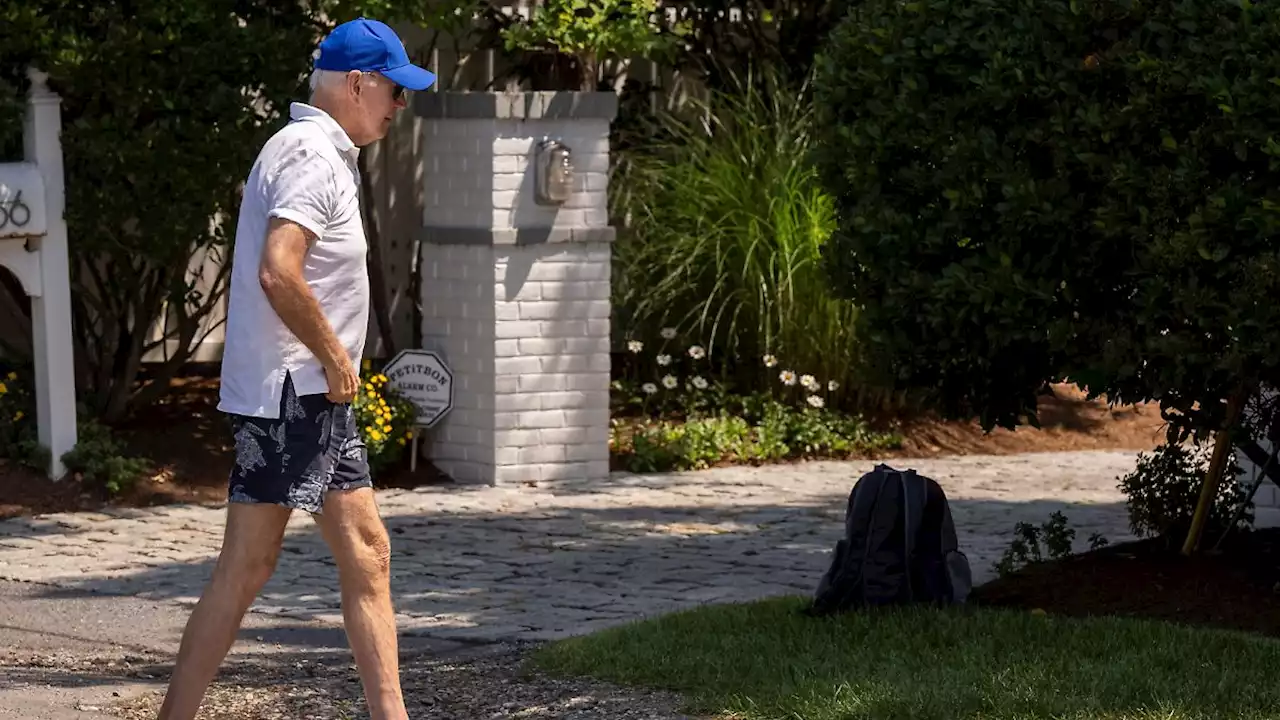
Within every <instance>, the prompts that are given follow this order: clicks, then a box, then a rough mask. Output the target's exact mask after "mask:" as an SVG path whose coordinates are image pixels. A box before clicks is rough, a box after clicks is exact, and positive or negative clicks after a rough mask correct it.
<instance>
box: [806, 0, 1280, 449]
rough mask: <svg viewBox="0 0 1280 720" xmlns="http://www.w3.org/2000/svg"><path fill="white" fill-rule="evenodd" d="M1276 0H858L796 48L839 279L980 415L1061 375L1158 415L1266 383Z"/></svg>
mask: <svg viewBox="0 0 1280 720" xmlns="http://www.w3.org/2000/svg"><path fill="white" fill-rule="evenodd" d="M1277 78H1280V6H1278V5H1276V4H1275V3H1259V2H1239V1H1238V0H1156V1H1154V2H1113V1H1110V0H1107V1H1103V0H918V1H914V2H900V1H899V0H863V1H862V2H859V3H855V4H853V6H852V10H851V11H850V13H849V15H848V16H847V18H846V20H845V21H844V22H843V23H842V24H841V25H840V26H839V28H838V29H837V30H836V32H835V33H833V36H832V38H831V40H830V42H829V43H828V45H827V47H826V48H825V50H824V53H823V56H822V57H821V59H820V61H819V62H818V70H817V79H816V81H815V94H816V96H817V102H816V106H817V108H818V111H819V113H820V118H821V119H820V122H819V123H818V126H819V128H820V143H819V144H818V152H817V153H816V157H817V158H818V163H819V167H820V169H821V173H822V176H823V178H824V180H825V184H826V185H827V187H829V188H830V191H831V192H832V194H833V195H834V197H835V200H836V203H837V205H838V207H839V216H840V218H841V221H842V222H841V227H840V232H839V233H838V234H837V237H836V240H835V241H834V242H833V243H832V244H831V245H830V253H829V256H830V261H831V265H832V267H833V275H834V276H835V278H836V282H837V285H838V287H839V288H840V289H841V290H842V291H844V292H846V293H847V294H848V296H849V297H851V298H852V299H853V300H854V301H855V302H856V303H858V305H859V307H860V308H861V311H860V312H861V315H860V317H859V320H860V324H861V326H862V327H861V330H862V331H861V332H860V333H859V339H860V341H861V342H862V343H863V347H864V348H865V349H866V351H867V352H869V353H870V354H871V355H872V356H873V357H874V358H875V359H876V360H877V363H876V365H877V366H878V367H879V368H880V370H881V371H882V372H883V377H884V378H886V379H890V380H893V381H895V382H896V383H897V384H898V385H899V386H900V387H902V388H904V389H913V390H916V391H919V392H921V393H927V394H929V395H930V396H931V399H932V400H933V401H934V402H935V403H936V404H937V405H938V406H940V407H941V408H943V409H944V410H945V411H946V412H947V414H949V415H952V416H961V417H971V416H977V417H979V418H980V419H981V421H982V422H983V424H984V425H985V426H987V427H991V426H994V425H1003V426H1007V427H1012V426H1015V425H1017V424H1019V423H1020V422H1023V421H1025V420H1027V419H1030V420H1032V421H1034V411H1035V407H1036V404H1035V398H1036V393H1037V391H1039V390H1040V389H1042V388H1043V387H1044V386H1045V384H1046V383H1047V382H1051V381H1056V380H1059V379H1070V380H1073V381H1076V382H1079V383H1080V384H1082V385H1084V386H1086V387H1087V388H1088V389H1089V390H1090V391H1091V392H1096V393H1105V394H1106V395H1107V396H1108V398H1109V399H1111V400H1113V401H1116V402H1123V403H1130V402H1141V401H1146V400H1153V399H1158V401H1159V402H1160V404H1161V406H1162V408H1163V409H1165V410H1166V411H1167V412H1168V413H1169V416H1170V417H1171V419H1172V420H1173V424H1174V426H1175V428H1182V429H1187V428H1192V429H1197V430H1200V431H1201V432H1203V431H1212V430H1215V429H1217V428H1220V427H1223V426H1224V425H1226V424H1228V423H1227V419H1226V417H1225V415H1226V408H1227V407H1228V403H1225V402H1223V401H1224V400H1225V399H1227V398H1230V397H1233V396H1239V395H1240V394H1241V393H1242V392H1243V393H1247V391H1248V390H1249V388H1250V386H1251V385H1254V384H1257V383H1261V384H1263V385H1271V386H1275V385H1277V383H1276V380H1277V379H1278V378H1277V375H1280V354H1278V353H1276V352H1275V347H1276V344H1277V341H1278V338H1277V335H1276V333H1277V329H1278V328H1280V304H1277V303H1273V302H1259V301H1258V299H1259V298H1271V297H1276V296H1277V295H1280V272H1277V266H1276V263H1275V237H1276V235H1277V232H1278V231H1280V202H1278V200H1280V198H1277V194H1276V188H1277V187H1280V162H1277V158H1278V157H1280V144H1278V143H1277V140H1276V137H1275V118H1276V117H1277V116H1278V115H1280V92H1277V87H1276V82H1277Z"/></svg>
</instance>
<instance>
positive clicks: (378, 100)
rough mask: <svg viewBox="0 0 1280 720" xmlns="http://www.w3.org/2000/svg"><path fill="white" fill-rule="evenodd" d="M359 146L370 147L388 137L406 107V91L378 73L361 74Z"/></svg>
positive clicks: (357, 90)
mask: <svg viewBox="0 0 1280 720" xmlns="http://www.w3.org/2000/svg"><path fill="white" fill-rule="evenodd" d="M353 90H354V92H355V101H356V110H357V117H356V123H357V125H358V131H357V132H358V135H359V137H354V136H353V137H352V138H351V139H352V141H354V142H355V143H356V144H357V145H361V146H363V145H368V144H370V143H373V142H376V141H378V140H381V139H382V138H384V137H386V136H387V132H388V131H389V130H390V129H391V121H392V120H393V119H394V118H395V115H396V113H398V112H400V110H402V109H403V108H404V107H405V106H406V105H407V102H406V100H405V90H404V88H403V87H401V86H400V85H398V84H396V83H395V82H393V81H391V80H390V79H388V78H385V77H383V76H382V75H379V74H378V73H372V72H365V73H360V77H359V78H358V79H357V80H356V84H355V87H354V88H353Z"/></svg>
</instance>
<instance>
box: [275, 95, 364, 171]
mask: <svg viewBox="0 0 1280 720" xmlns="http://www.w3.org/2000/svg"><path fill="white" fill-rule="evenodd" d="M289 117H290V119H292V120H293V121H295V122H313V123H315V124H317V125H319V126H320V129H322V130H324V134H325V135H327V136H328V138H329V140H331V141H332V142H333V146H334V147H336V148H338V152H340V153H342V154H343V155H346V156H347V158H348V159H349V160H351V161H352V162H354V161H355V159H356V157H357V156H358V155H359V154H360V148H358V147H356V144H355V143H353V142H351V136H350V135H347V131H346V130H343V129H342V126H341V125H339V124H338V121H337V120H334V119H333V116H331V115H330V114H329V113H327V112H325V111H323V110H321V109H320V108H318V107H313V106H311V105H308V104H306V103H301V102H295V103H291V104H290V105H289Z"/></svg>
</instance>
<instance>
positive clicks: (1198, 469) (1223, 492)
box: [1120, 444, 1253, 541]
mask: <svg viewBox="0 0 1280 720" xmlns="http://www.w3.org/2000/svg"><path fill="white" fill-rule="evenodd" d="M1211 455H1212V449H1211V448H1208V447H1190V448H1188V447H1186V446H1183V445H1167V444H1166V445H1161V446H1160V447H1159V448H1157V449H1156V450H1155V452H1153V453H1150V454H1148V453H1140V454H1139V455H1138V466H1137V467H1136V468H1135V469H1134V471H1133V472H1131V473H1129V474H1128V475H1125V476H1124V477H1123V478H1121V479H1120V489H1121V490H1122V491H1124V494H1125V495H1126V496H1127V497H1128V502H1127V506H1128V509H1129V527H1130V529H1131V530H1132V531H1133V534H1134V535H1137V536H1138V537H1156V538H1162V539H1164V540H1166V541H1175V540H1178V541H1180V540H1181V539H1182V538H1183V537H1185V536H1186V534H1187V530H1188V529H1189V528H1190V527H1191V516H1192V514H1193V513H1194V512H1195V507H1196V502H1197V501H1198V500H1199V499H1200V487H1201V485H1202V484H1203V483H1204V476H1205V473H1206V472H1207V471H1208V465H1209V457H1210V456H1211ZM1239 475H1240V465H1239V464H1238V463H1237V462H1236V459H1235V456H1234V453H1233V454H1232V456H1231V460H1230V462H1229V463H1228V464H1227V470H1226V473H1225V475H1224V476H1223V481H1222V483H1221V484H1220V485H1219V486H1218V494H1217V496H1216V497H1215V498H1214V502H1213V505H1212V506H1210V509H1209V517H1208V518H1207V520H1206V522H1205V532H1206V533H1207V535H1208V536H1209V537H1213V538H1216V537H1217V536H1218V535H1220V534H1221V533H1222V532H1223V531H1224V530H1226V529H1227V526H1228V524H1229V523H1230V522H1231V518H1232V517H1233V516H1234V514H1235V512H1236V510H1237V508H1239V506H1240V503H1242V502H1244V501H1245V499H1246V497H1247V494H1248V491H1247V490H1246V488H1245V487H1244V486H1243V485H1242V484H1241V483H1239V482H1237V480H1236V479H1237V478H1238V477H1239ZM1252 523H1253V511H1252V503H1250V504H1249V507H1246V508H1245V512H1244V513H1243V514H1242V515H1241V518H1240V524H1239V526H1238V527H1240V528H1247V527H1248V526H1249V525H1251V524H1252Z"/></svg>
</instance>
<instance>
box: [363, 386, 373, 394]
mask: <svg viewBox="0 0 1280 720" xmlns="http://www.w3.org/2000/svg"><path fill="white" fill-rule="evenodd" d="M364 389H365V390H368V391H369V393H370V394H372V393H373V383H365V384H364Z"/></svg>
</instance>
